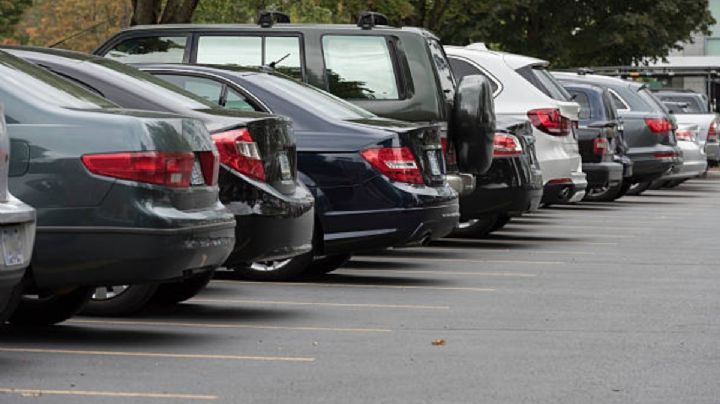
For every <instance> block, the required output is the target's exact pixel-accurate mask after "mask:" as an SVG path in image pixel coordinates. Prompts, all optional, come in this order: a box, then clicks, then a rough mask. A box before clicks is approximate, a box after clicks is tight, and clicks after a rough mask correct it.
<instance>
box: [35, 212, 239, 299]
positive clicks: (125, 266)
mask: <svg viewBox="0 0 720 404" xmlns="http://www.w3.org/2000/svg"><path fill="white" fill-rule="evenodd" d="M211 213H212V214H211ZM186 216H192V214H190V213H188V214H187V215H186ZM167 224H168V225H167V227H162V228H157V227H152V228H150V227H114V226H38V229H37V239H36V243H35V253H34V255H33V261H32V274H33V279H34V281H35V283H36V285H37V286H38V287H39V288H43V289H45V288H63V287H77V286H100V285H118V284H128V283H144V282H158V281H168V280H173V279H179V278H182V277H183V276H186V275H190V274H192V273H193V272H195V271H198V270H206V269H207V268H214V267H217V266H220V265H222V263H223V262H225V259H226V258H227V257H228V255H229V254H230V252H231V251H232V248H233V245H234V243H235V221H234V220H233V219H232V215H230V213H229V212H227V210H225V209H224V208H223V207H222V206H221V205H219V204H218V208H217V209H215V210H214V211H209V210H203V215H202V220H200V219H198V220H196V221H194V222H190V221H189V220H188V218H187V217H186V218H185V219H184V220H182V221H176V222H172V221H169V222H168V223H167ZM173 225H175V226H174V227H173Z"/></svg>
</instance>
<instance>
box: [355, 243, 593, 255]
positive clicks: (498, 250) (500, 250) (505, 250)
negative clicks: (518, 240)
mask: <svg viewBox="0 0 720 404" xmlns="http://www.w3.org/2000/svg"><path fill="white" fill-rule="evenodd" d="M426 249H430V250H433V251H450V252H469V251H468V249H467V248H453V247H435V246H433V245H430V246H428V247H426ZM477 251H478V252H483V253H486V252H489V253H513V254H518V253H528V254H556V255H561V254H564V255H597V253H596V252H591V251H552V250H524V249H509V248H482V247H478V249H477ZM387 256H388V257H398V258H403V256H400V255H392V254H390V255H387ZM358 257H361V256H360V255H359V256H358Z"/></svg>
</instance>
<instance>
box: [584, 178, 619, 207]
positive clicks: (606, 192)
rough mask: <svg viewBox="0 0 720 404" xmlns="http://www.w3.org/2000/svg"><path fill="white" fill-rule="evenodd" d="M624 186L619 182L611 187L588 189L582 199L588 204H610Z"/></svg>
mask: <svg viewBox="0 0 720 404" xmlns="http://www.w3.org/2000/svg"><path fill="white" fill-rule="evenodd" d="M624 184H625V183H624V182H621V183H620V184H617V185H615V186H613V187H602V188H590V189H589V190H588V192H587V193H586V194H585V198H583V199H584V200H585V201H588V202H612V201H614V200H616V199H617V198H619V194H620V193H621V192H622V190H623V185H624Z"/></svg>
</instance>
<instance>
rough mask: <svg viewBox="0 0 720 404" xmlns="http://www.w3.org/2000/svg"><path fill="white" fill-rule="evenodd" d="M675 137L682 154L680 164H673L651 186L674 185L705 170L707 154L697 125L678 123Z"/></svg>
mask: <svg viewBox="0 0 720 404" xmlns="http://www.w3.org/2000/svg"><path fill="white" fill-rule="evenodd" d="M675 138H676V139H677V144H678V147H679V148H680V152H681V154H682V164H678V165H675V166H674V167H673V169H672V171H671V172H669V173H667V174H665V175H663V176H662V177H660V178H659V179H657V180H655V181H654V182H653V184H651V188H661V187H676V186H678V185H680V184H682V183H683V182H685V181H687V180H689V179H691V178H695V177H698V176H700V175H702V174H704V173H705V170H707V166H708V162H707V156H706V154H705V147H704V143H703V142H702V141H701V140H700V128H699V127H698V125H697V124H687V123H682V124H678V128H677V130H676V131H675Z"/></svg>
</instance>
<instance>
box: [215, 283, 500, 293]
mask: <svg viewBox="0 0 720 404" xmlns="http://www.w3.org/2000/svg"><path fill="white" fill-rule="evenodd" d="M213 283H230V284H233V285H238V284H242V285H264V286H318V287H323V288H370V289H419V290H448V291H458V292H460V291H462V292H494V291H495V289H492V288H469V287H451V286H447V287H446V286H411V285H363V284H360V285H358V284H354V283H321V282H253V281H213Z"/></svg>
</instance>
